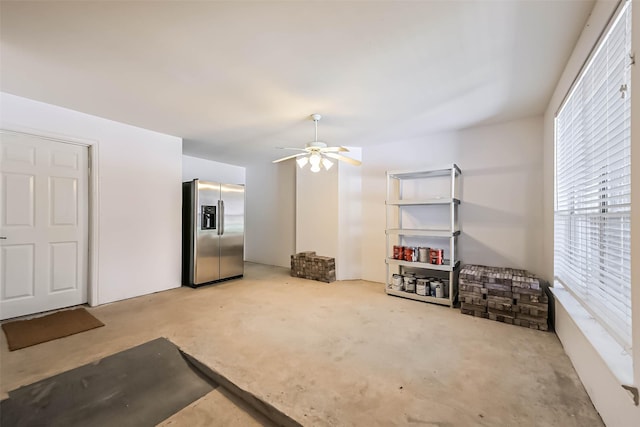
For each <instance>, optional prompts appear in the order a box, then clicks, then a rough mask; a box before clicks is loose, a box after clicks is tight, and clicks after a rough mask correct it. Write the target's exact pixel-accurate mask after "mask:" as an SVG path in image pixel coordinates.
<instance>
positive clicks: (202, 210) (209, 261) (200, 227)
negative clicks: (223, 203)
mask: <svg viewBox="0 0 640 427" xmlns="http://www.w3.org/2000/svg"><path fill="white" fill-rule="evenodd" d="M195 183H196V184H195V185H196V197H195V199H196V200H195V206H194V209H195V217H196V218H195V220H196V226H195V230H194V231H195V248H194V264H195V265H194V278H193V284H194V285H200V284H203V283H207V282H212V281H214V280H219V279H220V265H219V262H218V256H219V253H220V239H219V236H218V229H217V223H218V219H217V218H216V217H219V216H220V212H216V211H217V207H218V200H219V199H220V184H218V183H217V182H205V181H199V180H196V181H195Z"/></svg>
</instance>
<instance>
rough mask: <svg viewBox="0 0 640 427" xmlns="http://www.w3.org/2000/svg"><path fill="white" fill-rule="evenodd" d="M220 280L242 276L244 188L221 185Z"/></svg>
mask: <svg viewBox="0 0 640 427" xmlns="http://www.w3.org/2000/svg"><path fill="white" fill-rule="evenodd" d="M220 189H221V193H222V194H221V197H220V198H221V203H220V209H221V212H220V213H219V215H220V218H222V224H221V227H220V228H221V230H220V278H221V279H226V278H229V277H235V276H242V275H243V274H244V186H243V185H234V184H222V185H221V186H220Z"/></svg>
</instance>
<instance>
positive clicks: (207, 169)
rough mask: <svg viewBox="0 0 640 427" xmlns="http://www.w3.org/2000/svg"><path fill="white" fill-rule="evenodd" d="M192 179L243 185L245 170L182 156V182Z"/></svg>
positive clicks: (240, 167)
mask: <svg viewBox="0 0 640 427" xmlns="http://www.w3.org/2000/svg"><path fill="white" fill-rule="evenodd" d="M194 179H201V180H203V181H213V182H220V183H223V184H244V183H245V168H243V167H242V166H234V165H229V164H227V163H220V162H216V161H213V160H207V159H201V158H198V157H191V156H182V181H191V180H194Z"/></svg>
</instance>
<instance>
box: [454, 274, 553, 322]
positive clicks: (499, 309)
mask: <svg viewBox="0 0 640 427" xmlns="http://www.w3.org/2000/svg"><path fill="white" fill-rule="evenodd" d="M458 286H459V291H458V299H459V300H460V311H461V312H462V313H463V314H469V315H472V316H477V317H483V318H485V319H491V320H497V321H499V322H504V323H509V324H512V325H518V326H524V327H527V328H531V329H540V330H543V331H546V330H547V329H548V316H549V315H548V307H549V299H548V297H547V295H546V294H545V292H544V285H543V283H541V281H540V280H539V279H538V278H536V277H535V276H534V275H533V274H531V273H529V272H527V271H525V270H516V269H512V268H500V267H487V266H484V265H465V266H464V267H462V269H461V270H460V278H459V284H458Z"/></svg>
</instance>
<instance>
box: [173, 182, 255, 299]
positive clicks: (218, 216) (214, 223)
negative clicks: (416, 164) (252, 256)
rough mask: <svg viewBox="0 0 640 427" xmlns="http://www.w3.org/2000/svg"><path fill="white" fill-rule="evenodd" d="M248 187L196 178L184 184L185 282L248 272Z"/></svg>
mask: <svg viewBox="0 0 640 427" xmlns="http://www.w3.org/2000/svg"><path fill="white" fill-rule="evenodd" d="M243 259H244V186H243V185H235V184H220V183H217V182H206V181H200V180H198V179H194V180H193V181H189V182H184V183H183V184H182V284H183V285H186V286H192V287H196V286H200V285H204V284H208V283H213V282H218V281H221V280H228V279H233V278H237V277H242V275H243V274H244V260H243Z"/></svg>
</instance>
